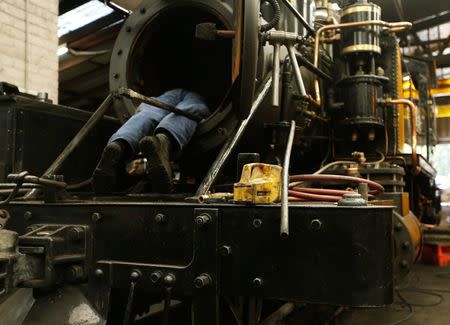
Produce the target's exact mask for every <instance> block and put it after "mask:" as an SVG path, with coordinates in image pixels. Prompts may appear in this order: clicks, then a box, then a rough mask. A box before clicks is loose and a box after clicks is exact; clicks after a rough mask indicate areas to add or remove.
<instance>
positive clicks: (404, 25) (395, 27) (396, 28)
mask: <svg viewBox="0 0 450 325" xmlns="http://www.w3.org/2000/svg"><path fill="white" fill-rule="evenodd" d="M361 26H382V27H387V28H389V31H390V32H393V33H395V32H400V31H402V30H404V29H409V28H411V27H412V24H411V23H410V22H405V21H402V22H396V23H388V22H386V21H382V20H365V21H356V22H351V23H343V24H334V25H325V26H322V27H320V28H319V29H318V30H317V32H316V35H315V38H314V66H315V67H316V68H318V67H319V45H320V36H321V35H322V34H323V33H324V32H325V31H327V30H332V29H344V28H350V27H361ZM314 89H315V92H316V102H317V103H318V104H319V105H320V102H321V98H320V87H319V81H318V80H317V79H316V80H315V81H314Z"/></svg>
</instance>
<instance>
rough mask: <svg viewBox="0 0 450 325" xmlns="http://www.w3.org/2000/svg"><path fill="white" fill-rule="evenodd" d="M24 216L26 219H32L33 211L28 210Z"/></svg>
mask: <svg viewBox="0 0 450 325" xmlns="http://www.w3.org/2000/svg"><path fill="white" fill-rule="evenodd" d="M23 217H24V218H25V220H31V218H33V213H31V211H26V212H25V213H24V214H23Z"/></svg>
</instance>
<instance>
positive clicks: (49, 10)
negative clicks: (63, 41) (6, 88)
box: [0, 0, 59, 103]
mask: <svg viewBox="0 0 450 325" xmlns="http://www.w3.org/2000/svg"><path fill="white" fill-rule="evenodd" d="M58 4H59V1H58V0H0V81H7V82H9V83H12V84H15V85H17V86H19V88H20V89H21V90H22V91H25V92H31V93H35V92H38V91H42V92H47V93H49V97H50V98H51V99H53V101H54V102H55V103H56V102H57V101H58V57H57V54H56V52H57V49H58V36H57V29H58Z"/></svg>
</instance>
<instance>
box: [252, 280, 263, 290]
mask: <svg viewBox="0 0 450 325" xmlns="http://www.w3.org/2000/svg"><path fill="white" fill-rule="evenodd" d="M252 283H253V286H254V287H255V288H260V287H262V285H263V280H262V279H261V278H254V279H253V281H252Z"/></svg>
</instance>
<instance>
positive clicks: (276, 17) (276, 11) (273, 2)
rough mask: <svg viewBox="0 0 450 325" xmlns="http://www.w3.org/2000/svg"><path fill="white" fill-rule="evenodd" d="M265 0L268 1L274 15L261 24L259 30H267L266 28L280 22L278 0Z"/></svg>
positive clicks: (268, 28)
mask: <svg viewBox="0 0 450 325" xmlns="http://www.w3.org/2000/svg"><path fill="white" fill-rule="evenodd" d="M265 1H266V2H268V3H269V4H270V5H271V6H272V8H273V11H274V16H273V19H272V20H271V21H270V22H268V23H267V24H264V25H262V26H261V32H267V31H268V30H271V29H272V28H274V27H275V26H276V25H278V23H279V22H280V18H281V8H280V4H279V3H278V1H277V0H265ZM261 2H262V1H261Z"/></svg>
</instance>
